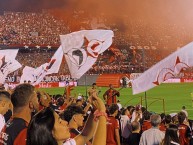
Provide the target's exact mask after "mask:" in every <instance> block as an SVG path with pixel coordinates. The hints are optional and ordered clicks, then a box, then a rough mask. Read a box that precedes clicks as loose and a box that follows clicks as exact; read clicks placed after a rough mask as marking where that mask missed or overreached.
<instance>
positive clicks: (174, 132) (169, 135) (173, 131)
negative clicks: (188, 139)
mask: <svg viewBox="0 0 193 145" xmlns="http://www.w3.org/2000/svg"><path fill="white" fill-rule="evenodd" d="M171 141H173V142H176V143H180V140H179V137H178V126H177V125H175V124H170V125H169V127H168V128H167V129H166V132H165V138H164V145H165V144H171Z"/></svg>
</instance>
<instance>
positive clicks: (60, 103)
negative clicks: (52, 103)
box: [56, 97, 64, 106]
mask: <svg viewBox="0 0 193 145" xmlns="http://www.w3.org/2000/svg"><path fill="white" fill-rule="evenodd" d="M56 104H57V105H58V106H62V105H63V104H64V98H62V97H60V98H58V99H57V101H56Z"/></svg>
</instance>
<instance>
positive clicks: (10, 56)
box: [0, 49, 21, 83]
mask: <svg viewBox="0 0 193 145" xmlns="http://www.w3.org/2000/svg"><path fill="white" fill-rule="evenodd" d="M17 53H18V49H17V50H16V49H7V50H0V83H4V82H5V78H6V76H7V75H8V74H10V73H12V72H14V71H16V70H17V69H19V68H20V67H21V64H20V63H19V62H18V61H17V60H15V58H16V56H17Z"/></svg>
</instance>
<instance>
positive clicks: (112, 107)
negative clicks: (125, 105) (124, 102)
mask: <svg viewBox="0 0 193 145" xmlns="http://www.w3.org/2000/svg"><path fill="white" fill-rule="evenodd" d="M117 110H119V107H118V105H117V104H112V105H111V106H110V107H109V114H113V113H115V111H117Z"/></svg>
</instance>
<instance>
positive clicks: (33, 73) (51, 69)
mask: <svg viewBox="0 0 193 145" xmlns="http://www.w3.org/2000/svg"><path fill="white" fill-rule="evenodd" d="M62 58H63V50H62V47H61V46H60V47H59V48H58V50H57V51H56V52H55V54H54V55H53V57H52V58H51V60H50V62H49V63H45V64H42V65H41V66H39V67H38V68H32V67H29V66H25V68H24V69H23V74H22V76H21V80H20V83H23V82H24V81H25V80H26V81H31V83H32V84H33V85H37V84H39V83H40V82H41V81H42V80H43V78H44V77H45V76H46V75H48V74H52V73H58V71H59V69H60V65H61V62H62Z"/></svg>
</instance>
